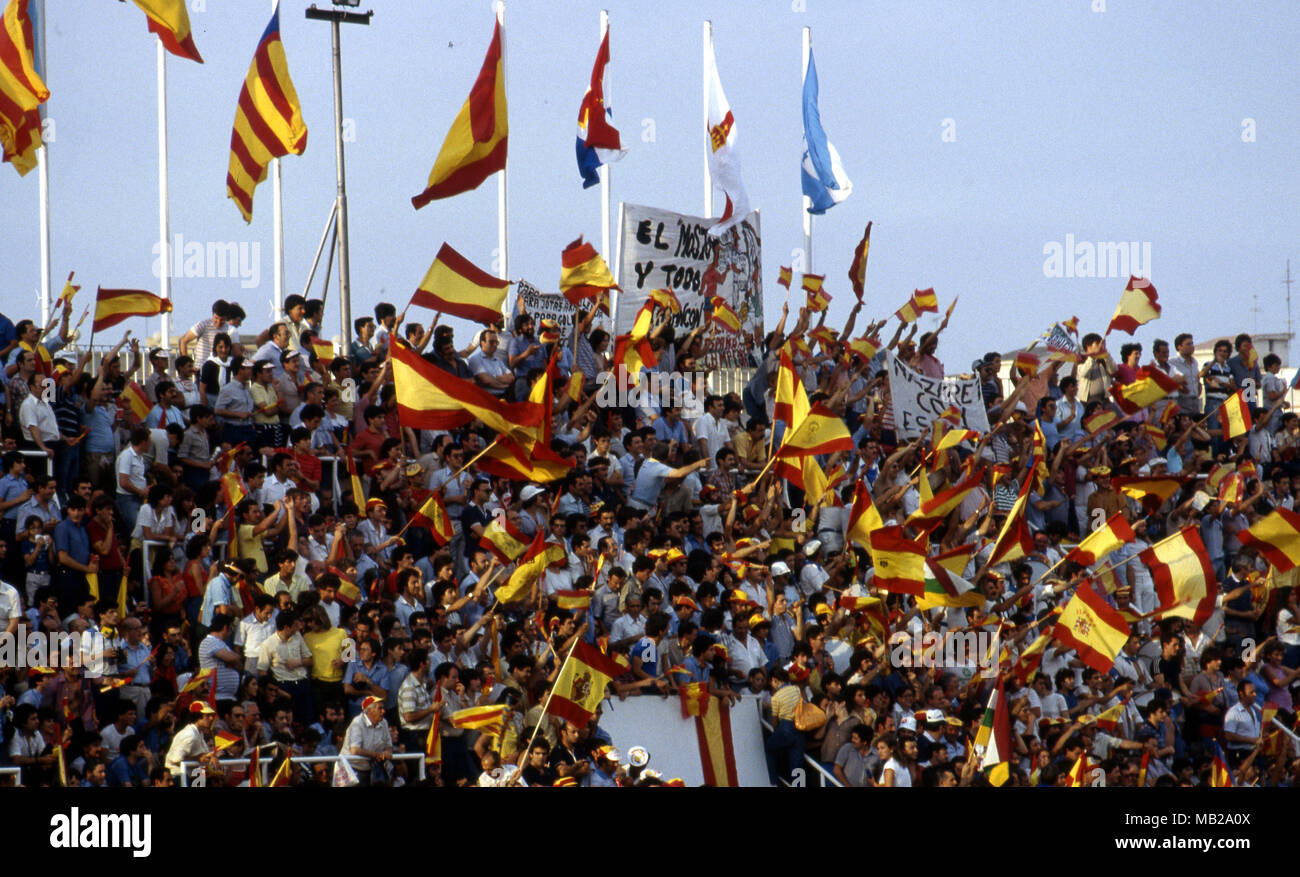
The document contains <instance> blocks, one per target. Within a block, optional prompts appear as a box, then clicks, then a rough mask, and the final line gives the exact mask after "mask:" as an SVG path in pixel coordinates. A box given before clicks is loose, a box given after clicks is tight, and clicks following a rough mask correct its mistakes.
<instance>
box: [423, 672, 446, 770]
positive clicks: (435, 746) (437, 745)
mask: <svg viewBox="0 0 1300 877" xmlns="http://www.w3.org/2000/svg"><path fill="white" fill-rule="evenodd" d="M438 690H439V691H440V692H441V691H442V689H441V688H439V689H438ZM441 718H442V716H441V715H439V714H438V713H434V714H433V722H432V723H430V725H429V733H428V734H427V735H426V736H425V738H424V763H425V764H442V735H441V734H440V733H438V726H439V725H440V724H441V722H440V719H441Z"/></svg>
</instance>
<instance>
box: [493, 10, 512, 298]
mask: <svg viewBox="0 0 1300 877" xmlns="http://www.w3.org/2000/svg"><path fill="white" fill-rule="evenodd" d="M496 15H497V25H498V26H499V27H500V28H501V90H502V91H505V87H506V83H505V78H506V4H505V2H504V0H497V2H496ZM508 207H509V201H508V199H507V197H506V168H504V167H503V168H501V170H500V171H498V172H497V249H499V250H500V262H499V264H498V265H497V276H498V277H500V278H501V279H502V280H509V279H510V234H509V230H508V229H509V224H510V214H509V210H508ZM503 306H504V304H503Z"/></svg>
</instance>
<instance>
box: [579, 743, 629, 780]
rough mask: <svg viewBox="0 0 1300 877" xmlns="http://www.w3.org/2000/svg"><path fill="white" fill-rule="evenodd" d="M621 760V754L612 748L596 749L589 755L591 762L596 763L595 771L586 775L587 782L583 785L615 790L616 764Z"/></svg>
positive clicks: (601, 747) (602, 747)
mask: <svg viewBox="0 0 1300 877" xmlns="http://www.w3.org/2000/svg"><path fill="white" fill-rule="evenodd" d="M622 759H623V756H622V754H620V753H619V751H618V750H617V749H615V748H614V747H613V746H609V745H604V746H598V747H596V750H595V751H594V752H592V753H591V760H592V761H594V762H595V763H596V769H595V770H593V771H591V773H589V774H588V775H587V781H586V782H585V783H584V784H583V785H586V786H590V787H592V788H616V787H617V786H618V763H619V762H620V761H622Z"/></svg>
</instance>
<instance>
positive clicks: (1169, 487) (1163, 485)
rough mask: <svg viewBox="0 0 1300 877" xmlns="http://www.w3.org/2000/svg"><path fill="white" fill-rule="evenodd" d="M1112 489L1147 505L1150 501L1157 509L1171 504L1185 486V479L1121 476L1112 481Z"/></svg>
mask: <svg viewBox="0 0 1300 877" xmlns="http://www.w3.org/2000/svg"><path fill="white" fill-rule="evenodd" d="M1110 484H1111V487H1113V488H1115V489H1116V490H1118V491H1119V492H1120V493H1122V494H1124V495H1125V496H1127V497H1130V498H1132V499H1136V500H1138V501H1139V502H1142V503H1144V504H1145V503H1146V502H1147V501H1148V500H1150V501H1152V502H1154V503H1155V506H1156V508H1159V507H1160V506H1162V505H1164V504H1165V503H1167V502H1169V500H1170V498H1171V497H1173V495H1174V494H1175V493H1177V492H1178V491H1179V490H1180V489H1182V486H1183V479H1182V478H1180V477H1178V476H1176V475H1170V476H1166V477H1163V478H1162V477H1159V476H1155V477H1144V478H1130V477H1125V476H1120V477H1118V478H1112V479H1111V480H1110Z"/></svg>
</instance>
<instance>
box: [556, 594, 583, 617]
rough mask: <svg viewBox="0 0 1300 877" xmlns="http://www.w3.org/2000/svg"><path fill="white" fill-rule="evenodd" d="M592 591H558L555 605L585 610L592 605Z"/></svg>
mask: <svg viewBox="0 0 1300 877" xmlns="http://www.w3.org/2000/svg"><path fill="white" fill-rule="evenodd" d="M591 593H592V592H591V591H556V592H555V605H556V606H558V607H559V608H561V609H568V610H569V611H570V612H572V611H575V610H576V611H580V612H585V611H586V610H587V607H589V606H590V605H591Z"/></svg>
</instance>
